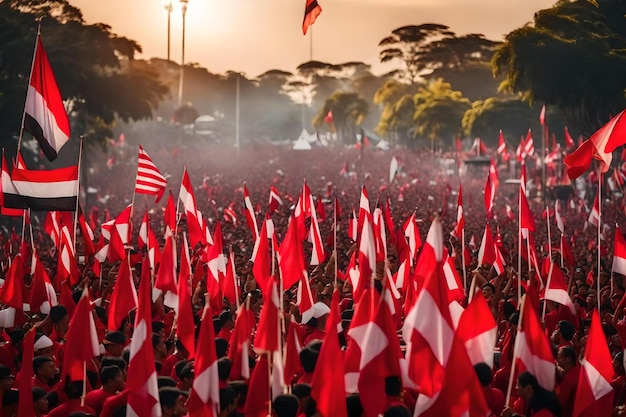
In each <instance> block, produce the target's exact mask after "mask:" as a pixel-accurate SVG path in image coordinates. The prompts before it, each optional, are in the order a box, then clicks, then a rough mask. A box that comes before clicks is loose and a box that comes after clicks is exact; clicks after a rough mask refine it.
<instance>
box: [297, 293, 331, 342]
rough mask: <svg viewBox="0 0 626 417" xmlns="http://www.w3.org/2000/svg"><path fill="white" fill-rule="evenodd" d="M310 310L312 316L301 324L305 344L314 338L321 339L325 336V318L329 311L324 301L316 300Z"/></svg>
mask: <svg viewBox="0 0 626 417" xmlns="http://www.w3.org/2000/svg"><path fill="white" fill-rule="evenodd" d="M312 310H313V312H312V314H313V317H312V318H311V319H309V320H308V321H307V322H306V324H304V325H303V326H304V328H305V332H304V333H305V337H304V344H305V345H307V344H309V343H310V342H312V341H313V340H316V339H318V340H322V341H323V340H324V338H325V337H326V330H325V329H326V319H327V318H328V314H329V313H330V308H329V307H328V306H327V305H326V304H324V303H321V302H317V303H315V304H313V308H312ZM303 317H304V315H303Z"/></svg>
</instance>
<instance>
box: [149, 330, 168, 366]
mask: <svg viewBox="0 0 626 417" xmlns="http://www.w3.org/2000/svg"><path fill="white" fill-rule="evenodd" d="M152 349H154V359H155V360H158V361H159V360H163V359H165V358H166V357H167V347H166V346H165V341H164V340H163V336H161V335H160V334H157V333H152Z"/></svg>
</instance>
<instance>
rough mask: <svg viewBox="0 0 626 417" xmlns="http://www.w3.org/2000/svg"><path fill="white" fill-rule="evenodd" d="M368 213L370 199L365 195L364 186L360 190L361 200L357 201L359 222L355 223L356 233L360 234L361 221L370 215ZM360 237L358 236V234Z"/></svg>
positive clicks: (369, 212)
mask: <svg viewBox="0 0 626 417" xmlns="http://www.w3.org/2000/svg"><path fill="white" fill-rule="evenodd" d="M371 213H372V212H371V211H370V199H369V196H368V194H367V189H366V188H365V186H363V187H362V188H361V198H360V199H359V221H358V223H357V231H358V233H361V229H362V228H363V219H364V218H365V216H366V215H367V214H371ZM359 236H360V234H359Z"/></svg>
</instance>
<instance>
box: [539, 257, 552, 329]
mask: <svg viewBox="0 0 626 417" xmlns="http://www.w3.org/2000/svg"><path fill="white" fill-rule="evenodd" d="M553 269H554V262H552V259H550V271H549V272H548V279H547V280H546V291H547V290H548V289H549V288H550V282H551V281H552V270H553ZM543 298H544V299H543V311H542V312H541V322H542V323H543V321H544V320H545V318H546V307H547V305H548V300H547V299H546V297H545V295H544V297H543Z"/></svg>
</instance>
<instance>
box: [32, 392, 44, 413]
mask: <svg viewBox="0 0 626 417" xmlns="http://www.w3.org/2000/svg"><path fill="white" fill-rule="evenodd" d="M32 392H33V408H34V409H35V416H36V417H41V416H45V415H47V414H48V398H47V397H46V390H44V389H43V388H39V387H33V390H32Z"/></svg>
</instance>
